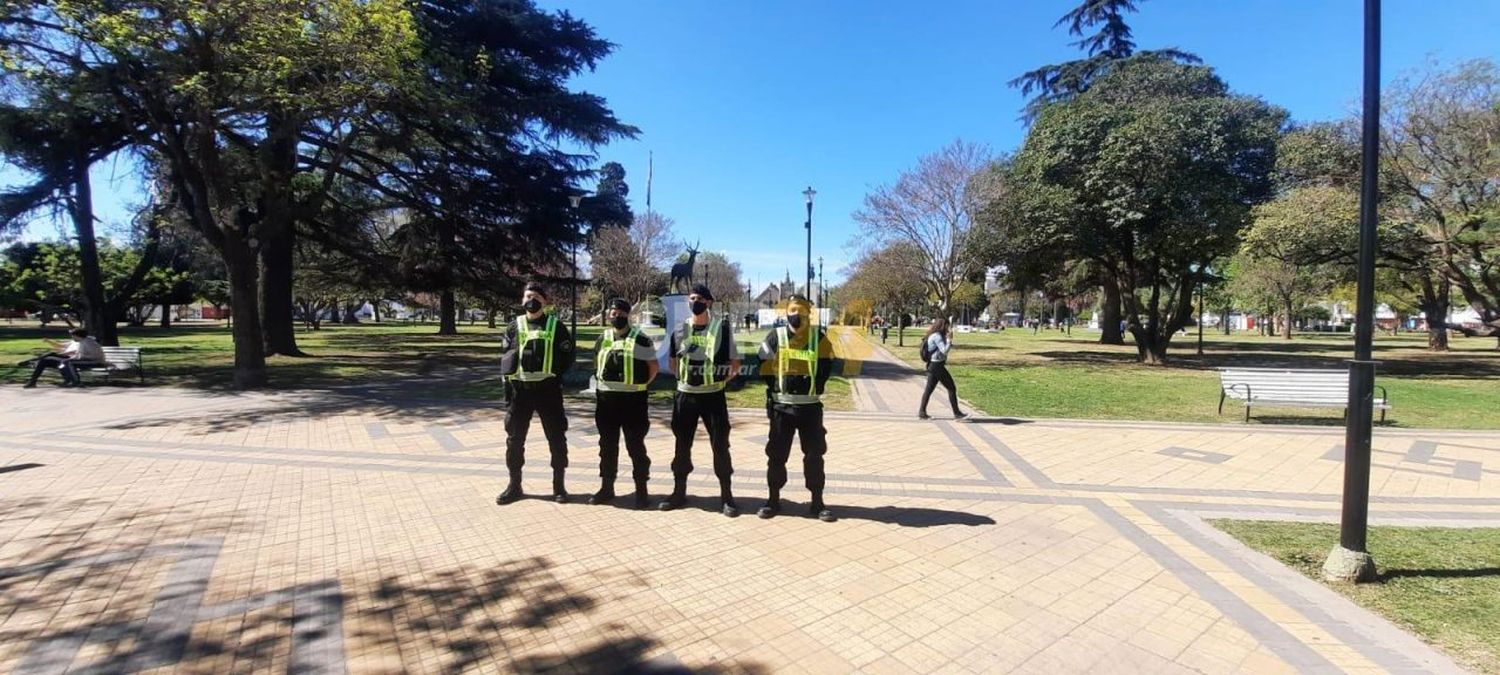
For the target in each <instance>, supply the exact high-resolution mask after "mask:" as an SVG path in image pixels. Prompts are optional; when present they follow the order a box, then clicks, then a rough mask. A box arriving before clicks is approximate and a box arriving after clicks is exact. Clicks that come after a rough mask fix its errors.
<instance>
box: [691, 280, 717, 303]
mask: <svg viewBox="0 0 1500 675" xmlns="http://www.w3.org/2000/svg"><path fill="white" fill-rule="evenodd" d="M693 293H695V294H697V296H698V297H700V298H703V299H704V300H713V299H714V294H713V292H712V291H710V290H708V286H706V285H704V284H693Z"/></svg>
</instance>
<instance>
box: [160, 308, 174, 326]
mask: <svg viewBox="0 0 1500 675" xmlns="http://www.w3.org/2000/svg"><path fill="white" fill-rule="evenodd" d="M161 327H162V328H171V327H172V305H171V303H166V302H163V303H161Z"/></svg>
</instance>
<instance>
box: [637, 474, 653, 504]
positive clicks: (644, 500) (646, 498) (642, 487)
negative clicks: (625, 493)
mask: <svg viewBox="0 0 1500 675" xmlns="http://www.w3.org/2000/svg"><path fill="white" fill-rule="evenodd" d="M650 504H651V494H650V493H648V492H647V491H646V479H644V478H637V479H636V481H635V507H636V508H638V509H644V508H646V507H647V506H649V505H650Z"/></svg>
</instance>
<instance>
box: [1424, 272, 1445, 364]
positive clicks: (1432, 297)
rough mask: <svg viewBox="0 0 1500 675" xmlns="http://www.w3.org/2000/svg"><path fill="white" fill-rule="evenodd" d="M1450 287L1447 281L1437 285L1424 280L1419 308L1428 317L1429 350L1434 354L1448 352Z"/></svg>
mask: <svg viewBox="0 0 1500 675" xmlns="http://www.w3.org/2000/svg"><path fill="white" fill-rule="evenodd" d="M1449 293H1450V286H1449V285H1448V282H1447V281H1446V280H1440V281H1438V282H1437V283H1436V284H1434V283H1432V281H1431V280H1429V279H1423V280H1422V299H1421V302H1420V303H1419V306H1420V307H1421V309H1422V313H1424V314H1426V315H1427V349H1428V350H1429V351H1434V352H1446V351H1448V307H1449V297H1450V295H1449Z"/></svg>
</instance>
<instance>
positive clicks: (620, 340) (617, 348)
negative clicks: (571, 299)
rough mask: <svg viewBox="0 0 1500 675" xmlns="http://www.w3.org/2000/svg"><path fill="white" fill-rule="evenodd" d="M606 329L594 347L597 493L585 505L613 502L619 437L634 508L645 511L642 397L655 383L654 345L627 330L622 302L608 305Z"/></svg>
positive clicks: (647, 466)
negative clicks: (626, 455) (626, 459)
mask: <svg viewBox="0 0 1500 675" xmlns="http://www.w3.org/2000/svg"><path fill="white" fill-rule="evenodd" d="M607 318H608V321H609V327H608V328H605V329H604V332H603V333H602V334H600V335H599V341H598V342H596V343H594V382H595V385H594V386H595V390H596V391H597V394H596V396H595V399H594V423H595V424H596V425H597V426H598V428H599V478H600V479H601V484H600V486H599V491H598V492H596V493H594V495H593V496H592V497H589V503H590V504H608V503H610V502H612V501H614V498H615V476H616V475H617V472H618V471H619V465H620V434H621V432H624V435H625V451H626V452H628V453H630V464H631V472H630V473H631V477H632V478H634V479H635V507H636V508H638V509H643V508H646V506H647V503H648V500H649V496H648V495H647V493H646V480H647V479H648V478H650V476H651V458H650V457H647V456H646V432H647V431H649V430H650V428H651V420H650V418H649V417H647V415H646V404H647V396H648V394H647V392H646V389H647V388H648V387H650V386H651V381H652V380H654V379H656V371H657V369H658V368H659V366H657V364H656V345H655V343H653V342H652V341H651V338H650V337H648V336H646V335H645V334H643V333H641V329H640V328H638V327H635V326H631V325H630V303H628V302H626V301H625V299H624V298H614V299H612V300H610V301H609V314H608V315H607Z"/></svg>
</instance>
